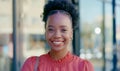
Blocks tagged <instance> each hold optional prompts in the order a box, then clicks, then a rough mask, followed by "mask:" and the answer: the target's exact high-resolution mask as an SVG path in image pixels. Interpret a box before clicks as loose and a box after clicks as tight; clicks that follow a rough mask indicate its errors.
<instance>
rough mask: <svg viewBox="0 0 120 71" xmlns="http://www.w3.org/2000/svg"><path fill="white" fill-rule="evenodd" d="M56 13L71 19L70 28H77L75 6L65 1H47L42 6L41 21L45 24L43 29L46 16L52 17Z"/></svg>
mask: <svg viewBox="0 0 120 71" xmlns="http://www.w3.org/2000/svg"><path fill="white" fill-rule="evenodd" d="M58 11H59V12H60V13H64V14H67V15H69V16H70V17H71V19H72V28H73V29H75V27H76V26H77V22H78V12H77V10H76V9H75V6H74V5H73V4H72V3H70V2H68V1H66V0H54V1H49V2H48V3H47V4H46V5H45V6H44V11H43V21H44V22H45V27H46V22H47V19H48V16H50V15H53V14H55V13H57V12H58Z"/></svg>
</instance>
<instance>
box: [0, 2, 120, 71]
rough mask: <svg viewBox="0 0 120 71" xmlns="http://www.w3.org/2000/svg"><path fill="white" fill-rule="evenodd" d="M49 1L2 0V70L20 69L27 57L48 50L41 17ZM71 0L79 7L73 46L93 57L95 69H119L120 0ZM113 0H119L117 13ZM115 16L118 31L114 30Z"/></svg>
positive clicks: (76, 51)
mask: <svg viewBox="0 0 120 71" xmlns="http://www.w3.org/2000/svg"><path fill="white" fill-rule="evenodd" d="M47 1H48V0H0V63H1V64H0V71H20V68H21V66H22V64H23V62H24V61H25V60H26V59H27V58H28V57H30V56H40V55H42V54H44V53H47V52H48V51H49V49H50V48H49V47H48V44H47V43H46V40H45V36H44V34H45V28H44V22H43V21H42V12H43V7H44V4H45V3H47ZM70 1H71V2H73V3H74V5H75V6H76V7H77V9H78V11H79V17H80V18H79V29H77V30H76V31H78V30H79V33H77V35H79V37H78V36H76V35H75V36H74V39H75V40H73V42H74V41H79V43H80V45H78V44H79V43H78V44H76V43H73V45H74V46H75V47H74V46H73V48H70V50H71V51H72V52H73V53H74V54H76V55H78V56H79V57H81V58H84V59H88V60H90V61H91V63H92V64H93V66H94V69H95V71H111V70H113V69H114V66H115V65H116V67H117V68H116V69H117V70H116V71H120V57H119V55H120V0H70ZM113 1H116V5H115V16H113ZM114 17H115V30H116V34H114V32H113V25H114V24H113V18H114ZM114 35H115V38H116V43H115V46H114V45H113V43H114V40H113V38H114V37H113V36H114ZM77 49H79V50H77ZM114 54H115V55H116V57H115V56H114ZM115 62H117V64H115ZM113 71H115V70H113Z"/></svg>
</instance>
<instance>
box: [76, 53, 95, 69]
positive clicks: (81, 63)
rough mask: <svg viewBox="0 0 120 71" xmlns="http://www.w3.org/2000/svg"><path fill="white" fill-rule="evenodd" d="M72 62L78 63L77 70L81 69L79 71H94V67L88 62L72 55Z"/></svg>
mask: <svg viewBox="0 0 120 71" xmlns="http://www.w3.org/2000/svg"><path fill="white" fill-rule="evenodd" d="M74 61H75V62H76V63H78V66H79V69H80V70H81V69H82V70H81V71H94V67H93V65H92V63H91V62H90V61H89V60H87V59H83V58H80V57H79V56H76V55H74ZM75 62H74V63H75Z"/></svg>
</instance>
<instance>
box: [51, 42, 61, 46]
mask: <svg viewBox="0 0 120 71" xmlns="http://www.w3.org/2000/svg"><path fill="white" fill-rule="evenodd" d="M53 43H54V44H56V45H59V44H61V43H62V42H53Z"/></svg>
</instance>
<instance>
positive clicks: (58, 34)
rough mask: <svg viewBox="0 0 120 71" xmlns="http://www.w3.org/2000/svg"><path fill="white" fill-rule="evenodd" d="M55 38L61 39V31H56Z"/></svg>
mask: <svg viewBox="0 0 120 71" xmlns="http://www.w3.org/2000/svg"><path fill="white" fill-rule="evenodd" d="M53 36H54V37H56V38H59V37H61V33H60V31H56V32H55V34H54V35H53Z"/></svg>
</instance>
